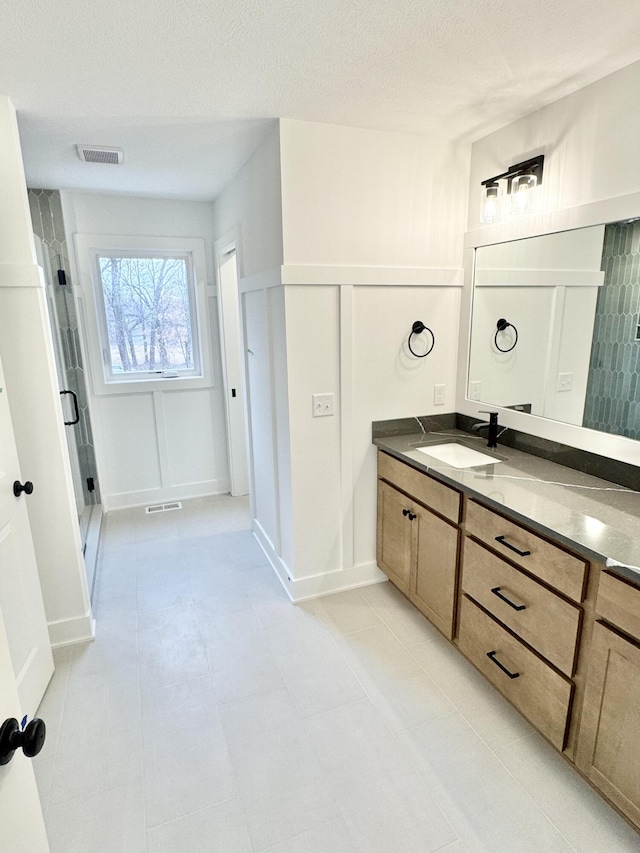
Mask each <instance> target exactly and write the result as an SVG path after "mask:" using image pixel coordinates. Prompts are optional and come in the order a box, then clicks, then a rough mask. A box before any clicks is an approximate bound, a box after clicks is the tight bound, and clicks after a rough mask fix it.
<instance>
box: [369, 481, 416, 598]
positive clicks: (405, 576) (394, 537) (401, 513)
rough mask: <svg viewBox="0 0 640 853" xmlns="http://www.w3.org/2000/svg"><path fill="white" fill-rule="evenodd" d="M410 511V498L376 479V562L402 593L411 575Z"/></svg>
mask: <svg viewBox="0 0 640 853" xmlns="http://www.w3.org/2000/svg"><path fill="white" fill-rule="evenodd" d="M409 512H411V513H412V514H413V512H414V510H413V509H412V503H411V501H410V499H409V498H408V497H406V496H405V495H403V494H402V493H401V492H398V491H396V489H393V488H391V486H389V485H387V483H383V482H382V480H378V542H377V558H378V565H379V566H380V568H381V569H382V571H383V572H384V573H385V574H386V575H387V577H388V578H389V580H390V581H393V583H394V584H395V585H396V586H397V587H398V589H400V590H402V592H404V593H405V595H408V594H409V580H410V577H411V533H412V529H413V528H412V524H411V521H410V519H409Z"/></svg>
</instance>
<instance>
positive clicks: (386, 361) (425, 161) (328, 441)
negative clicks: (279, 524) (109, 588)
mask: <svg viewBox="0 0 640 853" xmlns="http://www.w3.org/2000/svg"><path fill="white" fill-rule="evenodd" d="M281 148H282V198H283V241H284V263H283V267H282V278H283V282H284V283H285V304H286V329H287V370H288V395H289V415H290V417H289V426H290V434H291V482H292V498H293V537H294V549H293V563H292V564H290V565H289V566H287V568H288V576H289V577H291V578H292V581H291V583H290V588H291V591H292V595H293V596H294V597H295V598H302V597H305V596H309V595H315V594H318V593H322V592H328V591H334V590H337V589H341V588H348V587H351V586H357V585H360V584H364V583H371V582H373V581H376V580H379V579H380V578H381V577H382V576H381V574H380V573H379V571H378V569H377V568H376V563H375V500H376V498H375V479H376V462H375V449H374V448H373V446H372V445H371V422H372V420H381V419H385V418H395V417H406V416H407V415H411V414H430V413H433V412H451V411H453V410H454V400H455V365H456V358H457V348H458V310H459V290H460V286H461V284H462V275H461V269H460V264H461V248H462V243H461V238H462V229H463V227H464V226H463V223H464V216H465V194H466V181H467V170H468V151H466V150H465V149H464V148H463V147H460V148H458V147H456V146H453V145H450V144H447V143H444V142H438V141H433V140H428V139H425V138H422V137H417V136H411V135H404V134H394V133H383V132H379V131H371V130H362V129H356V128H347V127H335V126H332V125H323V124H314V123H305V122H298V121H289V120H286V121H284V120H283V121H281ZM418 319H419V320H423V321H424V322H425V323H426V324H427V325H428V326H430V327H431V328H432V329H433V331H434V333H435V336H436V346H435V348H434V351H433V353H432V354H431V355H430V356H428V357H427V358H425V359H415V358H413V357H412V356H410V355H409V353H408V351H407V348H406V342H407V337H408V333H409V331H410V329H411V325H412V323H413V321H414V320H418ZM435 384H443V385H445V403H444V405H442V406H435V405H434V403H433V386H434V385H435ZM323 392H331V393H333V394H334V395H335V403H336V414H335V416H333V417H325V418H314V417H313V416H312V395H313V394H314V393H323Z"/></svg>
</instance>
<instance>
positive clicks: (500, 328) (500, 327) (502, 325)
mask: <svg viewBox="0 0 640 853" xmlns="http://www.w3.org/2000/svg"><path fill="white" fill-rule="evenodd" d="M496 325H497V329H496V333H495V335H494V336H493V342H494V344H495V345H496V349H497V350H498V351H499V352H511V350H512V349H515V345H516V344H517V343H518V330H517V329H516V327H515V326H514V325H513V323H509V321H508V320H504V319H501V320H498V322H497V324H496ZM509 326H511V328H512V329H513V331H514V333H515V336H516V339H515V341H514V342H513V343H512V344H511V346H510V347H509V348H508V349H502V347H501V346H500V345H499V344H498V332H504V331H505V330H506V329H508V328H509Z"/></svg>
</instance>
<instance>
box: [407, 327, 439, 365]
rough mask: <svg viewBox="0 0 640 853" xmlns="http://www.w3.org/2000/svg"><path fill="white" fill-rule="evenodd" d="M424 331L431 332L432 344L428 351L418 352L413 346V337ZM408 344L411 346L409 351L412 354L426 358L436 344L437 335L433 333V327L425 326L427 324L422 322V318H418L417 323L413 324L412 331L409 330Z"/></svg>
mask: <svg viewBox="0 0 640 853" xmlns="http://www.w3.org/2000/svg"><path fill="white" fill-rule="evenodd" d="M423 332H429V334H430V335H431V346H430V347H429V349H428V350H427V351H426V352H423V353H418V352H415V350H414V349H413V347H412V346H411V338H412V337H413V336H414V335H421V334H422V333H423ZM407 344H408V346H409V352H410V353H411V355H414V356H415V357H416V358H426V356H428V355H429V353H430V352H431V350H432V349H433V348H434V346H435V345H436V336H435V335H434V334H433V332H432V331H431V329H430V328H429V327H428V326H425V324H424V323H423V322H422V320H416V321H415V323H414V324H413V326H412V327H411V331H410V332H409V340H408V342H407Z"/></svg>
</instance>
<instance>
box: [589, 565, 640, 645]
mask: <svg viewBox="0 0 640 853" xmlns="http://www.w3.org/2000/svg"><path fill="white" fill-rule="evenodd" d="M596 612H597V613H598V615H599V616H602V618H603V619H606V620H607V622H611V623H612V624H613V625H616V626H617V627H618V628H621V629H622V630H623V631H626V632H627V633H628V634H631V636H632V637H634V638H635V639H636V640H640V589H639V588H638V587H636V586H634V585H633V584H630V583H627V581H624V580H621V579H620V578H617V577H615V576H614V575H611V574H609V572H602V574H601V575H600V586H599V587H598V599H597V602H596Z"/></svg>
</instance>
